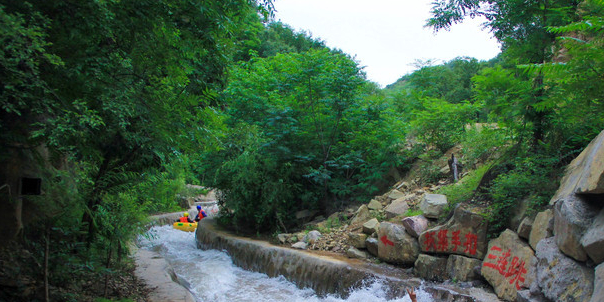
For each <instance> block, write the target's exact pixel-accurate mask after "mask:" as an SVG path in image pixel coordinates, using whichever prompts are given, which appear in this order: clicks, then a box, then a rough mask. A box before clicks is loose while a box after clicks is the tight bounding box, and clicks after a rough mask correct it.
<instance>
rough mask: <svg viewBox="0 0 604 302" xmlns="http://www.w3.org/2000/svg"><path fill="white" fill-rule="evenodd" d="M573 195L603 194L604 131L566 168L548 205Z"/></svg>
mask: <svg viewBox="0 0 604 302" xmlns="http://www.w3.org/2000/svg"><path fill="white" fill-rule="evenodd" d="M575 193H589V194H602V193H604V131H602V132H600V134H599V135H598V136H597V137H596V138H595V139H594V140H592V141H591V143H589V145H588V146H587V147H586V148H585V149H584V150H583V152H581V154H579V156H577V158H575V159H574V160H573V161H572V162H571V163H570V164H569V165H568V166H567V167H566V172H565V174H564V177H563V178H562V181H561V182H560V187H559V188H558V191H556V194H554V196H553V197H552V199H551V201H550V204H551V205H553V204H554V203H556V202H557V201H558V200H560V199H564V198H566V197H568V196H571V195H574V194H575Z"/></svg>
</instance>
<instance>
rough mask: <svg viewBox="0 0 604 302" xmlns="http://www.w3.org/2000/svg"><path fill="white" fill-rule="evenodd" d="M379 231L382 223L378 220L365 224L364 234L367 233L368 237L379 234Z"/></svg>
mask: <svg viewBox="0 0 604 302" xmlns="http://www.w3.org/2000/svg"><path fill="white" fill-rule="evenodd" d="M379 229H380V222H379V221H378V220H377V218H372V219H370V220H369V221H367V222H365V223H364V224H363V233H365V234H367V235H371V234H373V233H377V231H378V230H379Z"/></svg>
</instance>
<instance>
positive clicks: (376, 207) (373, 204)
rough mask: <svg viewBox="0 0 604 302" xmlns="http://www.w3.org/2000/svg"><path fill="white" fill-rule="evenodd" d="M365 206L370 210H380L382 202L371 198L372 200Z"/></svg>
mask: <svg viewBox="0 0 604 302" xmlns="http://www.w3.org/2000/svg"><path fill="white" fill-rule="evenodd" d="M367 208H368V209H370V210H374V211H379V210H381V209H382V208H383V207H382V204H381V203H380V202H379V201H377V200H375V199H372V200H371V201H370V202H369V204H368V205H367Z"/></svg>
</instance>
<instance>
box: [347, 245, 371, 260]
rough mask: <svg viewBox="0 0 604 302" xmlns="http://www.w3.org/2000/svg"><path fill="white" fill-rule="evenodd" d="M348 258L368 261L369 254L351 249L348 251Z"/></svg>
mask: <svg viewBox="0 0 604 302" xmlns="http://www.w3.org/2000/svg"><path fill="white" fill-rule="evenodd" d="M346 256H348V258H356V259H367V253H366V252H363V251H359V250H358V249H356V248H354V247H351V248H349V249H348V250H347V251H346Z"/></svg>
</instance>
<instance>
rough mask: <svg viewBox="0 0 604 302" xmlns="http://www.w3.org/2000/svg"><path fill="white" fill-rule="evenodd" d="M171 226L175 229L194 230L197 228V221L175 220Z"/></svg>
mask: <svg viewBox="0 0 604 302" xmlns="http://www.w3.org/2000/svg"><path fill="white" fill-rule="evenodd" d="M172 226H173V227H174V228H175V229H177V230H181V231H185V232H195V230H196V229H197V222H175V223H174V224H173V225H172Z"/></svg>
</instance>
